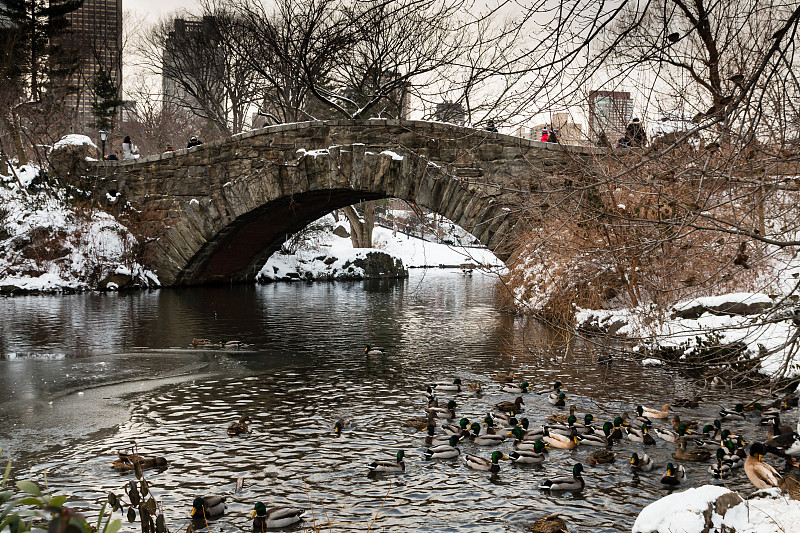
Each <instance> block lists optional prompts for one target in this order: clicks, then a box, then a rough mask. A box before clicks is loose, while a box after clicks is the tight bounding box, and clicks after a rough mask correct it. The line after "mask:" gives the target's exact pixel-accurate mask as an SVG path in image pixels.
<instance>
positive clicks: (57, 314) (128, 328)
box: [0, 270, 793, 532]
mask: <svg viewBox="0 0 800 533" xmlns="http://www.w3.org/2000/svg"><path fill="white" fill-rule="evenodd" d="M496 284H497V280H496V279H495V278H493V277H490V276H484V275H480V274H477V273H476V274H475V275H473V276H465V275H462V274H461V273H460V272H457V271H447V270H441V271H440V270H426V271H420V270H417V271H412V276H411V278H410V279H408V280H403V281H381V282H354V283H330V284H328V283H317V284H306V283H297V284H273V285H262V286H234V287H216V288H192V289H181V290H162V291H152V292H138V293H124V294H115V293H111V294H80V295H69V296H37V297H20V298H10V299H3V300H0V357H2V359H0V445H2V446H3V460H6V459H9V458H11V459H12V460H13V461H14V469H13V476H14V478H15V479H17V480H19V479H31V480H33V481H37V482H39V483H42V482H43V479H44V473H45V472H46V474H47V481H48V484H49V487H50V489H51V490H52V491H54V492H58V493H67V494H69V495H70V502H71V504H72V505H73V506H75V507H77V508H79V509H83V510H86V512H87V514H88V515H90V516H91V515H92V514H93V513H94V512H96V510H97V509H99V507H100V503H99V502H101V501H103V500H104V498H105V494H106V493H107V492H108V491H116V492H117V493H121V492H122V488H123V486H124V485H125V484H126V482H127V481H128V480H130V479H133V475H132V473H118V472H115V471H113V470H112V469H111V468H110V466H109V463H110V462H111V461H112V460H113V459H115V456H116V451H117V450H122V449H126V448H130V446H131V442H132V441H135V442H136V443H137V446H138V449H139V451H140V453H143V454H146V455H158V456H164V457H166V458H167V460H168V461H169V467H168V468H167V469H165V470H161V471H158V470H151V471H147V478H148V480H149V482H150V484H151V485H152V490H153V493H154V494H156V496H157V497H158V499H160V500H161V501H162V503H163V507H164V512H165V515H166V518H167V525H168V527H169V528H170V530H171V531H173V532H175V531H180V530H183V529H185V527H186V525H187V524H188V523H189V520H188V516H189V511H190V508H191V501H192V499H193V498H194V497H195V496H197V495H203V494H220V495H224V496H226V497H227V503H228V510H227V512H226V514H225V515H224V516H223V517H221V518H219V519H217V520H214V521H212V522H211V523H210V527H211V530H212V531H249V530H250V527H251V526H250V524H251V522H250V520H249V514H250V510H251V509H252V507H253V503H254V502H256V501H264V502H265V503H266V504H267V506H268V507H270V506H273V505H281V504H291V505H296V506H301V507H304V508H306V509H308V510H309V511H308V512H307V513H306V519H308V520H314V521H316V523H318V524H319V523H322V522H326V521H328V520H331V521H333V522H334V525H333V526H332V528H331V530H332V531H366V530H368V529H370V527H371V530H373V531H475V532H490V531H491V532H494V531H497V532H500V531H524V530H527V529H528V527H529V526H530V524H531V523H532V522H533V521H534V520H535V519H536V518H537V517H539V516H541V515H543V514H547V513H550V512H554V511H559V512H561V513H562V515H563V516H564V517H565V518H566V519H567V520H568V522H569V523H570V526H571V527H573V530H575V531H630V528H631V526H632V524H633V521H634V519H635V517H636V516H637V514H638V512H639V511H640V510H641V508H642V507H643V506H645V505H646V504H648V503H650V502H652V501H654V500H655V499H657V498H660V497H662V496H664V495H666V494H668V492H669V491H668V490H667V489H665V488H663V487H662V486H661V484H660V483H659V480H660V477H661V475H662V474H663V472H664V468H665V466H666V463H667V461H669V460H672V458H671V453H672V452H673V450H674V445H673V444H670V443H666V442H663V441H658V442H657V444H656V445H655V446H650V447H647V449H646V451H647V453H648V454H649V455H650V456H651V457H653V459H654V460H655V461H656V463H657V465H658V467H657V468H656V469H655V470H654V471H653V472H651V473H647V474H640V475H636V474H633V473H632V472H631V471H630V468H629V466H630V465H629V461H630V456H631V453H632V452H634V451H637V452H641V451H642V450H643V448H644V446H643V445H641V444H633V443H630V442H622V443H621V444H620V445H618V446H615V449H616V451H617V452H618V456H617V459H616V462H615V463H613V464H610V465H601V466H589V465H588V464H586V462H585V461H586V457H587V456H588V455H589V453H591V452H592V451H594V449H595V448H593V447H579V448H578V449H576V450H572V451H564V450H551V451H550V453H549V456H548V458H547V460H546V462H545V463H544V464H543V465H542V466H529V465H513V464H511V463H510V462H508V461H501V470H500V472H499V474H498V475H496V476H491V475H490V474H488V473H484V472H476V471H473V470H470V469H468V468H467V467H466V466H465V464H464V461H463V454H464V453H477V454H479V455H482V456H485V457H488V456H489V455H490V453H491V451H492V450H493V448H486V447H480V446H475V445H474V444H471V443H463V444H461V446H460V447H461V449H462V457H460V458H458V459H453V460H445V461H424V460H423V458H422V452H423V450H424V449H425V446H424V443H423V438H422V434H420V433H418V432H416V431H415V430H412V429H409V428H405V427H403V426H402V424H401V423H402V421H403V420H404V419H407V418H409V417H414V416H421V415H423V414H424V408H425V399H424V394H423V392H424V390H425V387H426V384H428V383H431V382H434V381H438V380H443V379H444V380H452V379H453V378H455V377H460V378H461V379H462V381H463V382H464V383H467V382H480V383H482V385H483V389H484V394H483V395H481V396H480V397H478V396H476V394H475V393H474V392H461V393H459V394H455V395H453V396H454V397H455V399H456V400H457V402H458V404H459V408H458V409H457V414H458V417H462V416H464V417H467V418H469V419H470V420H473V419H476V420H477V419H482V418H483V417H484V416H485V414H486V413H487V412H490V411H492V410H493V406H494V404H495V403H497V402H498V401H502V400H513V399H514V397H515V395H512V394H507V393H503V392H500V387H499V385H498V384H497V383H495V382H493V381H492V380H491V379H490V376H492V375H493V374H495V373H498V372H507V371H510V370H514V371H516V372H518V374H520V375H521V376H522V377H523V378H524V379H526V380H527V381H528V382H530V383H531V384H532V385H533V388H534V389H535V390H542V389H545V388H547V387H548V386H549V385H550V384H552V382H553V381H555V380H561V381H562V382H563V383H564V384H565V387H566V388H567V398H568V400H567V401H568V403H567V405H571V404H574V405H576V406H577V408H578V412H579V413H581V414H583V413H586V412H590V413H592V414H594V415H595V417H596V418H598V419H599V420H600V421H601V422H600V425H602V421H605V420H611V419H612V418H613V417H614V416H616V415H617V414H619V413H622V412H624V411H627V412H632V410H633V408H634V407H635V406H636V405H637V404H644V405H647V406H650V407H660V406H661V405H662V404H663V403H665V402H669V401H671V400H672V398H674V397H676V396H685V395H687V394H688V393H689V392H688V391H689V389H690V384H689V383H687V382H686V381H684V380H683V379H682V378H680V377H678V376H677V375H676V374H674V373H672V372H671V371H669V370H666V369H661V368H653V367H643V366H641V365H640V364H639V363H638V362H637V361H636V360H635V359H634V358H631V359H629V360H626V359H625V358H619V357H617V358H615V360H614V362H613V363H612V364H610V365H598V364H596V363H594V362H593V361H594V358H595V357H596V355H593V354H591V353H590V352H589V351H587V350H574V349H572V348H573V347H572V346H569V349H568V347H567V346H565V345H564V344H562V343H559V342H558V341H556V340H554V339H555V337H554V336H553V334H552V332H550V331H548V330H547V329H546V328H543V327H541V326H539V325H537V324H535V323H530V322H528V321H526V320H524V319H522V318H520V317H515V316H513V315H510V314H508V313H504V312H502V311H500V310H499V309H498V308H497V306H496V303H495V295H494V291H495V289H496ZM193 338H208V339H211V340H213V341H215V342H217V341H219V340H221V339H236V340H241V341H244V342H246V343H248V344H249V345H250V346H249V347H247V348H244V349H242V350H235V351H234V350H223V349H220V348H208V349H196V348H192V347H191V341H192V339H193ZM367 343H371V344H375V345H380V346H383V347H386V348H387V349H388V351H389V353H388V355H386V356H383V357H371V356H366V355H365V353H364V346H365V345H366V344H367ZM532 345H537V346H538V349H536V350H533V351H531V350H528V349H527V348H529V347H530V346H532ZM449 398H450V396H449V395H445V394H440V400H443V402H442V403H446V401H447V400H448V399H449ZM732 403H733V399H730V398H727V399H722V398H710V399H709V400H708V401H707V402H706V403H705V404H704V405H703V406H701V408H700V409H693V410H692V409H678V410H677V413H678V414H680V415H681V416H682V418H684V419H695V420H700V421H703V422H710V421H711V420H713V419H714V418H715V417H716V412H717V411H718V410H719V408H720V406H721V405H726V406H731V405H732ZM524 407H525V410H524V413H523V414H524V416H526V417H527V418H528V419H529V420H530V421H531V422H532V423H533V424H541V423H544V421H545V419H546V417H547V415H549V414H551V413H553V412H557V411H559V409H558V408H555V407H553V406H551V405H550V404H549V403H548V402H547V397H546V395H536V394H528V395H526V396H525V406H524ZM561 411H562V412H563V410H561ZM242 413H246V414H248V415H249V416H250V417H251V418H252V420H253V422H252V424H251V425H250V428H251V432H250V433H249V434H245V435H243V436H239V437H229V436H228V435H227V433H226V428H227V427H228V425H229V424H230V423H231V422H234V421H236V420H237V419H238V417H239V415H240V414H242ZM340 417H347V418H349V419H351V421H352V423H353V428H352V429H349V430H346V431H345V432H344V433H343V434H342V435H341V436H340V437H338V438H337V437H335V435H334V433H333V431H332V428H333V425H334V422H335V421H336V420H337V419H338V418H340ZM789 420H790V421H793V420H792V418H790V419H789ZM726 427H730V428H731V429H732V430H733V431H734V432H740V433H742V434H743V435H744V436H745V438H747V440H748V441H750V440H751V439H752V437H754V436H756V433H758V434H759V435H763V432H762V431H761V430H760V429H758V430H757V429H756V428H757V426H756V421H755V420H754V419H750V420H747V421H745V422H741V423H738V424H726ZM400 449H402V450H405V453H406V468H407V470H406V472H405V473H403V474H396V475H391V476H379V477H377V478H369V477H367V475H366V474H367V467H366V465H367V464H368V463H369V462H370V461H371V460H372V459H375V458H385V459H390V458H392V457H393V456H394V454H395V453H396V451H397V450H400ZM499 449H500V450H503V451H505V452H508V451H510V450H511V449H512V448H511V442H510V441H507V442H505V443H503V444H502V445H501V446H500V447H499ZM575 462H582V463H583V464H584V466H585V472H584V479H585V480H586V488H585V489H584V490H583V492H581V493H579V494H570V493H554V494H549V493H547V492H543V491H540V490H539V489H538V488H537V487H538V485H539V484H540V482H541V481H542V480H543V479H545V478H546V477H548V476H553V475H565V474H567V473H569V472H570V471H571V468H572V465H573V464H574V463H575ZM709 464H710V463H709V462H706V463H698V464H691V463H689V464H686V467H687V471H688V482H687V483H686V485H685V486H696V485H702V484H705V483H710V482H712V479H711V476H710V475H709V474H708V473H707V472H706V469H707V468H708V466H709ZM239 476H243V478H244V488H243V490H241V491H240V492H235V491H234V484H235V481H236V479H237V477H239ZM726 484H727V485H728V486H730V487H731V488H733V489H745V490H749V483H748V481H747V479H746V477H745V476H744V473H743V472H740V473H737V474H736V475H735V476H734V477H733V478H731V479H729V480H727V481H726ZM370 524H371V526H370ZM123 528H124V530H125V531H136V530H138V528H139V525H138V523H136V524H128V523H127V522H125V523H124V526H123ZM326 530H327V529H326Z"/></svg>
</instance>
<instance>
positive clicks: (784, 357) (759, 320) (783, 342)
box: [575, 293, 800, 377]
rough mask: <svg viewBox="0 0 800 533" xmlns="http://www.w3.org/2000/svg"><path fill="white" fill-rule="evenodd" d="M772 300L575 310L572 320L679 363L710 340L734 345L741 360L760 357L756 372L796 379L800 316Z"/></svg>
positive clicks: (737, 298)
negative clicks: (795, 348)
mask: <svg viewBox="0 0 800 533" xmlns="http://www.w3.org/2000/svg"><path fill="white" fill-rule="evenodd" d="M773 301H774V299H773V298H771V297H770V296H768V295H766V294H760V293H733V294H727V295H723V296H716V297H713V298H712V297H710V298H699V299H694V300H690V301H686V302H681V303H679V304H677V305H675V306H674V307H673V308H672V309H668V310H661V309H658V308H656V307H655V306H642V307H639V308H636V309H617V310H603V309H601V310H597V309H579V310H578V311H577V312H576V313H575V322H576V327H577V328H578V329H579V330H582V331H584V332H588V333H591V334H596V333H599V334H611V335H618V336H621V337H626V338H628V339H629V340H630V341H631V342H632V343H634V345H635V346H636V350H637V351H640V352H641V353H645V354H646V353H650V354H658V353H664V352H670V353H672V354H677V357H679V358H680V359H681V360H683V359H685V358H686V357H687V356H690V355H692V354H694V353H696V352H697V351H698V350H700V349H702V347H703V346H708V343H709V342H713V343H714V344H717V345H734V344H738V345H739V346H741V348H742V357H743V358H748V359H755V358H758V369H759V372H760V373H762V374H764V375H769V376H775V377H793V376H798V375H800V359H798V358H796V357H794V351H793V345H794V341H793V339H794V336H795V335H796V333H797V326H798V325H797V321H798V317H797V316H795V314H794V313H792V312H789V311H788V310H787V309H781V308H775V309H772V307H773ZM701 310H702V311H701ZM698 313H700V314H698ZM743 313H750V314H743ZM684 316H690V317H694V318H683V317H684Z"/></svg>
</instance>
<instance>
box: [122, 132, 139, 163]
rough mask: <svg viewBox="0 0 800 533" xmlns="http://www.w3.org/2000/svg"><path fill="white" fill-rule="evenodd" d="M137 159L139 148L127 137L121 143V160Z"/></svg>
mask: <svg viewBox="0 0 800 533" xmlns="http://www.w3.org/2000/svg"><path fill="white" fill-rule="evenodd" d="M131 159H139V148H138V147H137V146H136V145H135V144H133V141H131V138H130V136H129V135H126V136H125V139H124V140H123V141H122V160H123V161H129V160H131Z"/></svg>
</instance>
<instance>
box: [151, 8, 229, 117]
mask: <svg viewBox="0 0 800 533" xmlns="http://www.w3.org/2000/svg"><path fill="white" fill-rule="evenodd" d="M218 39H219V34H218V32H217V29H216V23H215V20H214V17H209V16H204V17H203V18H202V19H199V20H186V19H181V18H176V19H175V20H174V21H173V29H172V31H171V32H169V35H168V36H167V40H166V42H165V43H164V54H163V56H162V65H161V91H162V94H163V95H164V106H165V107H167V108H170V109H172V110H173V111H174V110H177V109H202V108H203V107H204V106H203V105H202V104H201V103H200V102H198V101H197V99H196V98H195V97H194V96H192V94H191V93H190V92H189V91H188V90H187V85H189V86H192V87H198V88H202V90H203V91H210V93H211V94H210V95H209V96H210V98H211V99H212V100H217V101H222V99H223V90H222V85H221V81H222V80H219V81H220V83H216V80H214V76H215V68H216V67H217V66H218V65H219V64H221V62H222V58H221V57H220V56H219V54H216V55H215V54H214V50H215V49H216V45H215V44H214V43H216V42H218ZM190 72H194V73H195V77H193V78H187V76H189V73H190Z"/></svg>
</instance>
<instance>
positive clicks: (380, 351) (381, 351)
mask: <svg viewBox="0 0 800 533" xmlns="http://www.w3.org/2000/svg"><path fill="white" fill-rule="evenodd" d="M364 353H365V354H367V355H386V349H385V348H380V347H379V346H370V345H369V344H367V347H366V348H364Z"/></svg>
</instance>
